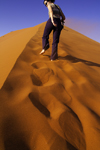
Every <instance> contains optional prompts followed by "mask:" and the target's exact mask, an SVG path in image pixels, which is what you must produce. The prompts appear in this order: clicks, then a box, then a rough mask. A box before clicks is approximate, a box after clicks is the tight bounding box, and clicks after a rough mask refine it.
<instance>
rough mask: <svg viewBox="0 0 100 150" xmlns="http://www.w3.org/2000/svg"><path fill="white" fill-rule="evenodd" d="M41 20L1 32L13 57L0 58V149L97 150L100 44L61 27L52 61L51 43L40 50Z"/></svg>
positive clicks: (99, 145) (99, 141)
mask: <svg viewBox="0 0 100 150" xmlns="http://www.w3.org/2000/svg"><path fill="white" fill-rule="evenodd" d="M44 26H45V23H43V24H41V25H38V26H36V27H34V28H30V29H25V32H26V33H25V32H24V33H23V32H22V31H24V30H20V31H18V33H17V34H16V31H15V32H13V33H9V34H8V35H6V38H5V39H4V40H3V37H1V38H0V46H2V48H4V46H3V44H2V42H1V40H3V43H5V44H7V43H8V45H9V47H8V49H7V50H5V51H6V53H3V52H2V53H3V54H2V58H5V59H6V57H7V55H8V54H9V53H10V55H9V58H10V59H12V58H14V60H13V61H11V64H9V63H10V62H9V61H8V60H7V62H6V61H5V59H2V60H1V62H2V63H4V65H2V68H1V72H0V76H1V79H4V80H5V78H3V77H2V76H4V74H6V75H5V76H8V77H7V79H6V81H5V82H4V80H2V81H1V80H0V83H1V86H2V83H3V82H4V84H3V86H2V88H1V90H0V100H1V102H0V150H100V44H99V43H97V42H95V41H93V40H91V39H89V38H87V37H86V36H84V35H82V34H80V33H78V32H76V31H74V30H72V29H70V28H67V27H65V28H64V30H63V31H62V34H61V38H60V43H59V60H56V61H53V62H51V61H50V55H51V48H52V45H51V47H50V48H49V50H48V51H46V53H45V54H44V55H43V56H41V55H39V52H40V51H41V47H42V43H41V38H42V34H43V30H44ZM29 30H30V32H29ZM33 30H34V32H33ZM35 30H37V31H36V32H35ZM32 32H33V37H32ZM28 33H29V35H28V37H29V38H27V40H29V42H28V41H27V40H25V38H26V37H25V35H27V34H28ZM34 33H36V34H34ZM12 34H13V36H16V38H15V39H13V38H11V36H12ZM19 34H20V36H19ZM19 37H20V39H22V41H23V46H25V45H26V47H25V48H23V46H22V47H21V46H20V44H19V52H17V50H18V49H17V48H16V46H15V45H16V42H17V43H20V39H19ZM30 38H31V39H30ZM27 42H28V43H27ZM50 44H52V35H51V36H50ZM12 45H13V46H12ZM6 46H7V45H6ZM23 49H24V50H23ZM13 50H14V52H13ZM21 52H22V53H21ZM16 53H17V54H16ZM19 55H20V56H19ZM16 57H17V61H16ZM15 61H16V63H15ZM14 63H15V65H14ZM13 65H14V67H13V69H12V70H11V68H12V66H13ZM4 66H6V67H5V71H4V72H3V71H2V69H3V67H4ZM8 66H9V67H8ZM10 70H11V71H10ZM9 71H10V73H9ZM8 73H9V75H8Z"/></svg>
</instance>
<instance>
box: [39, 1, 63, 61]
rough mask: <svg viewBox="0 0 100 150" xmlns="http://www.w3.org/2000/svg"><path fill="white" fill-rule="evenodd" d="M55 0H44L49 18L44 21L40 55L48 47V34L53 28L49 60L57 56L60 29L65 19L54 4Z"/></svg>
mask: <svg viewBox="0 0 100 150" xmlns="http://www.w3.org/2000/svg"><path fill="white" fill-rule="evenodd" d="M54 2H55V0H44V2H43V3H44V5H45V6H46V7H47V8H48V12H49V19H48V21H47V23H46V26H45V29H44V33H43V37H42V51H41V52H40V55H42V54H44V53H45V51H46V50H47V49H48V48H49V35H50V33H51V31H52V30H53V43H52V54H51V61H53V60H56V59H57V58H58V43H59V37H60V33H61V30H62V29H63V24H64V20H65V15H64V13H63V12H62V10H61V8H60V7H59V6H58V5H55V4H54Z"/></svg>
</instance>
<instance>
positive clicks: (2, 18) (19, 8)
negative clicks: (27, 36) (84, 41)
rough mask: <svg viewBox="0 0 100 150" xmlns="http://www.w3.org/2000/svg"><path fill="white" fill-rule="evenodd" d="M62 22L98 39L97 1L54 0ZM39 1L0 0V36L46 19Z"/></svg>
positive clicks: (99, 5)
mask: <svg viewBox="0 0 100 150" xmlns="http://www.w3.org/2000/svg"><path fill="white" fill-rule="evenodd" d="M55 3H56V4H58V5H59V6H60V7H61V9H62V10H63V12H64V14H65V16H66V23H65V25H66V26H68V27H70V28H72V29H74V30H76V31H78V32H80V33H82V34H84V35H86V36H88V37H89V38H91V39H93V40H95V41H97V42H100V0H56V2H55ZM47 19H48V10H47V8H46V7H45V6H44V5H43V0H0V36H3V35H5V34H7V33H9V32H11V31H15V30H19V29H23V28H28V27H33V26H35V25H38V24H40V23H42V22H45V21H47Z"/></svg>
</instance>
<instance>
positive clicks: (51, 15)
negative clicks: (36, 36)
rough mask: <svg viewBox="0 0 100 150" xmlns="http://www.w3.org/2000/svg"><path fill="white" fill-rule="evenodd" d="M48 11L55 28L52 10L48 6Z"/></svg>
mask: <svg viewBox="0 0 100 150" xmlns="http://www.w3.org/2000/svg"><path fill="white" fill-rule="evenodd" d="M48 10H49V13H50V18H51V21H52V24H53V25H54V26H57V25H56V24H55V23H54V20H53V11H52V8H51V6H50V5H48Z"/></svg>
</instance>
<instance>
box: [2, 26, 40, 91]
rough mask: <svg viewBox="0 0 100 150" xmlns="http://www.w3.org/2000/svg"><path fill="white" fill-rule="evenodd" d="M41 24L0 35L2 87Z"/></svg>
mask: <svg viewBox="0 0 100 150" xmlns="http://www.w3.org/2000/svg"><path fill="white" fill-rule="evenodd" d="M39 26H40V25H37V26H35V27H31V28H26V29H22V30H17V31H12V32H10V33H8V34H6V35H4V36H2V37H0V88H1V87H2V85H3V83H4V81H5V79H6V78H7V76H8V74H9V72H10V71H11V69H12V67H13V65H14V63H15V62H16V60H17V58H18V57H19V55H20V54H21V52H22V51H23V49H24V48H25V46H26V44H27V43H28V41H29V40H30V39H31V38H32V36H33V35H35V34H36V32H37V31H38V28H39Z"/></svg>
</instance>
